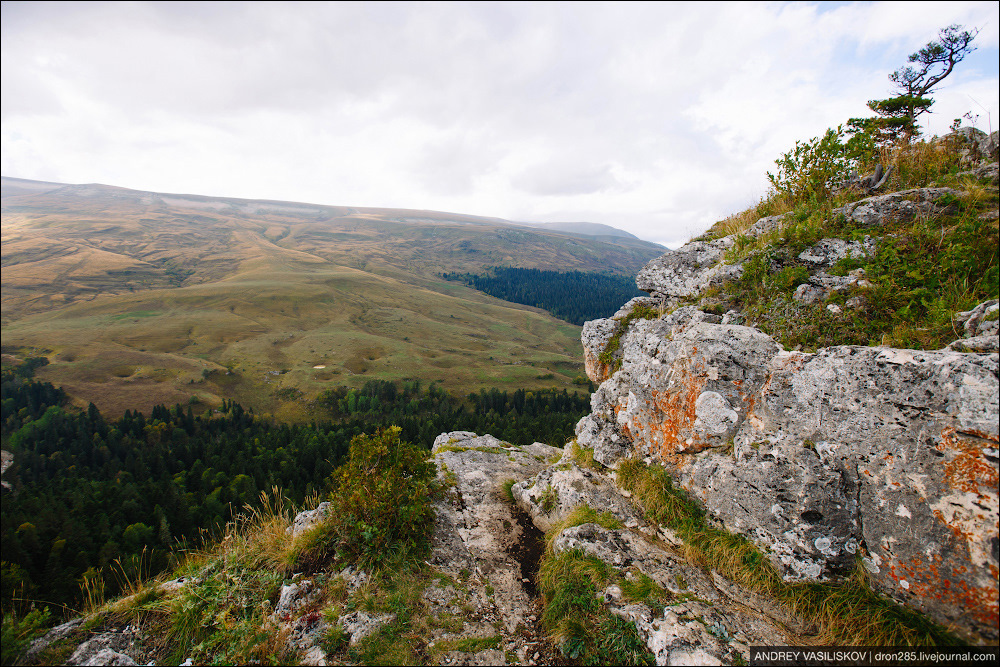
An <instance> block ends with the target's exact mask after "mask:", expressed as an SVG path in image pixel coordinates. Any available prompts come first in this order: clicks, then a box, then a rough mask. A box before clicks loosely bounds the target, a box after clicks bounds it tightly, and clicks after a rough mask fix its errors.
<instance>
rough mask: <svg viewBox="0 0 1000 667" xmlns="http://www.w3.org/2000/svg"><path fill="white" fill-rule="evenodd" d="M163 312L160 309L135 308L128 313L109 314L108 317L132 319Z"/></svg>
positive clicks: (153, 315)
mask: <svg viewBox="0 0 1000 667" xmlns="http://www.w3.org/2000/svg"><path fill="white" fill-rule="evenodd" d="M162 314H163V311H160V310H133V311H131V312H128V313H118V314H116V315H109V316H108V319H110V320H112V321H115V322H118V321H121V320H131V319H138V318H143V317H159V316H160V315H162Z"/></svg>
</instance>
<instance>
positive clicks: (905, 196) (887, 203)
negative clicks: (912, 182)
mask: <svg viewBox="0 0 1000 667" xmlns="http://www.w3.org/2000/svg"><path fill="white" fill-rule="evenodd" d="M959 194H960V193H959V192H958V191H957V190H953V189H952V188H912V189H910V190H900V191H899V192H892V193H889V194H885V195H877V196H875V197H868V198H867V199H862V200H861V201H857V202H853V203H850V204H847V205H846V206H843V207H842V208H839V209H835V210H834V211H833V214H834V215H837V214H838V213H842V214H843V215H844V216H845V217H847V218H848V219H849V220H851V221H853V222H855V223H856V224H859V225H862V226H866V227H876V226H881V225H885V224H888V223H891V222H909V221H910V220H913V219H914V218H916V217H917V216H918V215H935V214H940V213H945V212H950V211H951V210H952V208H951V206H949V205H938V204H937V203H936V202H937V201H938V200H940V199H941V198H943V197H945V196H946V195H953V196H957V195H959Z"/></svg>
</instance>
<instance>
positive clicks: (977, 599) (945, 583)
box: [889, 555, 1000, 627]
mask: <svg viewBox="0 0 1000 667" xmlns="http://www.w3.org/2000/svg"><path fill="white" fill-rule="evenodd" d="M947 569H948V566H947V565H946V564H945V563H944V562H942V559H941V556H938V555H935V556H934V557H933V559H932V560H931V561H930V562H927V563H924V562H921V561H920V560H918V559H916V558H911V559H910V562H909V563H904V562H901V561H897V562H895V563H892V564H890V566H889V576H890V577H891V578H892V579H893V580H895V581H896V584H897V586H899V587H900V588H905V589H906V590H908V591H909V592H910V593H912V594H913V595H915V596H916V597H917V598H919V599H922V600H926V601H927V603H928V604H932V605H945V606H950V607H953V608H956V609H959V608H960V609H963V610H965V613H968V614H969V615H970V616H972V617H974V618H975V619H976V620H977V621H978V622H979V623H980V624H983V625H987V626H993V627H997V624H998V623H1000V616H998V613H997V609H998V607H997V603H998V600H1000V595H998V590H997V584H996V580H995V578H994V580H993V582H992V583H991V584H985V585H975V584H974V583H972V582H970V581H968V577H967V568H965V567H964V566H953V567H951V568H950V569H951V573H950V574H948V573H946V572H945V571H946V570H947ZM993 569H995V568H993ZM995 574H996V573H995V572H994V577H995ZM901 582H906V583H905V585H904V584H902V583H901Z"/></svg>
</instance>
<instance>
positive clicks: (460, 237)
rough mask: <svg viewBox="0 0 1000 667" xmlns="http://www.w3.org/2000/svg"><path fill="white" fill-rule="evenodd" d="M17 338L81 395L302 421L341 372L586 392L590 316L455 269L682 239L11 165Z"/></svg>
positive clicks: (560, 260) (12, 331) (8, 273)
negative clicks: (206, 192) (489, 287)
mask: <svg viewBox="0 0 1000 667" xmlns="http://www.w3.org/2000/svg"><path fill="white" fill-rule="evenodd" d="M2 201H3V271H4V273H3V276H4V278H3V341H4V345H5V347H6V349H7V350H9V351H14V350H18V351H21V352H23V353H29V352H32V351H33V352H36V353H39V354H45V355H46V356H48V357H49V358H50V359H51V360H52V363H51V364H50V365H49V366H47V367H46V368H44V369H42V371H40V377H41V378H43V379H45V380H49V381H51V382H53V383H55V384H57V385H59V386H62V387H63V388H65V389H66V391H67V392H69V393H70V395H71V396H73V397H74V398H75V399H77V401H78V402H80V404H81V405H86V402H88V401H93V402H94V403H95V404H96V405H97V406H98V407H99V408H100V409H101V410H102V411H105V412H107V413H108V414H112V415H120V414H121V413H122V412H124V410H125V409H140V410H143V411H146V412H148V411H149V410H151V409H152V407H153V406H154V405H157V404H160V403H162V404H166V405H171V404H174V403H178V402H180V403H187V402H191V401H194V402H200V403H203V404H208V405H213V406H218V405H219V404H220V403H221V401H222V400H223V399H235V400H238V401H240V402H241V403H243V404H244V405H247V406H252V407H254V408H255V409H256V410H258V411H259V412H267V413H272V414H274V415H275V416H278V417H281V418H287V419H301V418H303V417H305V416H307V415H308V414H309V410H310V405H311V400H312V399H314V398H315V397H316V396H317V395H318V394H319V393H320V392H321V391H322V390H323V389H324V388H326V387H328V386H335V385H348V386H357V387H360V386H361V385H363V384H364V383H365V382H366V381H368V380H371V379H383V380H403V379H419V380H422V381H424V382H426V383H429V382H432V381H438V382H441V383H442V384H443V385H445V386H447V387H448V388H449V389H451V390H454V391H456V392H459V393H465V392H468V391H474V390H477V389H479V388H480V387H482V386H484V385H489V386H497V387H500V388H508V389H511V390H513V389H516V388H522V387H523V388H541V387H558V388H562V387H572V381H573V380H574V379H575V378H576V377H577V376H579V375H580V374H581V373H582V364H581V361H580V360H581V356H582V355H581V350H580V343H579V328H578V327H577V326H573V325H570V324H568V323H566V322H564V321H560V320H557V319H555V318H553V317H551V316H549V315H548V314H546V313H544V312H542V311H540V310H538V309H535V308H529V307H524V306H519V305H515V304H512V303H509V302H505V301H501V300H499V299H495V298H491V297H488V296H486V295H484V294H482V293H481V292H477V291H475V290H473V289H471V288H469V287H466V286H463V285H460V284H456V283H453V282H448V281H445V280H442V279H441V278H440V277H439V274H440V273H441V272H442V271H453V272H470V273H480V272H482V271H483V270H484V269H485V267H487V266H494V265H507V266H519V267H524V268H546V269H557V270H561V271H566V270H581V271H595V270H607V269H608V267H614V268H615V269H616V270H618V271H620V272H622V273H628V274H634V273H635V272H636V271H637V270H638V269H639V268H640V267H641V266H642V265H643V264H644V263H645V262H646V261H648V259H650V258H652V257H654V256H656V255H659V254H660V253H661V252H662V251H663V248H661V247H660V246H657V245H655V244H650V243H645V242H642V241H638V240H636V239H634V238H631V237H627V236H623V237H611V236H604V237H601V238H596V237H590V236H586V235H581V234H575V233H567V232H559V231H551V230H546V229H532V228H527V227H519V226H515V225H512V224H510V223H506V222H505V221H500V220H496V219H489V218H477V217H474V216H465V215H460V214H448V213H439V212H433V211H407V210H393V209H357V208H347V207H332V206H317V205H310V204H298V203H289V202H269V201H249V200H236V199H221V198H210V197H197V196H186V195H164V194H158V193H148V192H137V191H133V190H125V189H122V188H112V187H108V186H97V185H84V186H63V185H60V184H45V183H39V182H35V181H23V180H18V179H4V196H3V200H2Z"/></svg>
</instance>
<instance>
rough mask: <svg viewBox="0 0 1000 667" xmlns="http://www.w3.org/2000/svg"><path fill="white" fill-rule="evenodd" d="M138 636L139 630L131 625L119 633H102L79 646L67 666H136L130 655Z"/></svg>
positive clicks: (67, 661) (68, 660)
mask: <svg viewBox="0 0 1000 667" xmlns="http://www.w3.org/2000/svg"><path fill="white" fill-rule="evenodd" d="M138 635H139V629H138V628H136V627H134V626H131V625H130V626H128V627H126V628H125V629H124V630H122V631H118V632H115V631H111V632H102V633H101V634H99V635H95V636H94V637H93V638H91V639H88V640H87V641H85V642H83V643H82V644H80V645H79V646H77V647H76V650H74V651H73V653H72V655H70V656H69V658H68V659H67V660H66V664H69V665H135V664H136V661H135V660H134V659H133V658H132V656H130V655H129V653H130V652H132V650H134V647H135V644H136V642H137V641H138Z"/></svg>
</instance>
